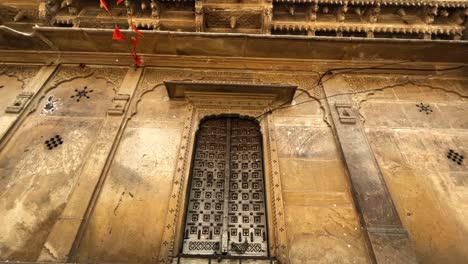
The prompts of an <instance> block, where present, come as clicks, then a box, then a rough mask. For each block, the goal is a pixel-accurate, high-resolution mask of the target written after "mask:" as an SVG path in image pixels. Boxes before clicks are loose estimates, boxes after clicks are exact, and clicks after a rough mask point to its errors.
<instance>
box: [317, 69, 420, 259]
mask: <svg viewBox="0 0 468 264" xmlns="http://www.w3.org/2000/svg"><path fill="white" fill-rule="evenodd" d="M324 90H325V94H326V96H327V99H326V100H327V102H328V107H329V110H330V114H331V118H332V122H333V125H334V127H335V131H336V136H337V139H338V141H339V145H340V148H341V151H342V154H343V158H344V161H345V163H346V167H347V170H348V175H349V177H350V182H351V184H352V193H353V199H354V201H355V204H356V207H357V209H358V211H359V212H360V214H361V224H362V226H363V230H364V231H365V232H366V235H367V237H368V248H369V254H370V256H371V259H372V260H373V263H378V264H393V263H405V264H406V263H417V259H416V255H415V253H414V250H413V248H412V245H411V242H410V240H409V237H408V233H407V232H406V230H405V228H404V227H403V226H402V224H401V221H400V217H399V215H398V213H397V211H396V209H395V206H394V204H393V201H392V198H391V195H390V193H389V191H388V189H387V186H386V184H385V181H384V179H383V176H382V173H381V171H380V168H379V166H378V164H377V162H376V160H375V157H374V155H373V152H372V149H371V147H370V145H369V143H368V141H367V137H366V134H365V131H364V129H363V126H362V123H361V121H360V119H359V115H358V113H357V111H356V108H355V102H354V101H353V99H352V96H351V95H350V94H349V92H352V89H351V88H350V87H349V86H348V84H347V83H346V81H345V80H344V79H343V78H340V76H335V77H333V78H332V79H330V80H329V81H327V82H325V83H324ZM343 93H348V94H344V95H338V94H343Z"/></svg>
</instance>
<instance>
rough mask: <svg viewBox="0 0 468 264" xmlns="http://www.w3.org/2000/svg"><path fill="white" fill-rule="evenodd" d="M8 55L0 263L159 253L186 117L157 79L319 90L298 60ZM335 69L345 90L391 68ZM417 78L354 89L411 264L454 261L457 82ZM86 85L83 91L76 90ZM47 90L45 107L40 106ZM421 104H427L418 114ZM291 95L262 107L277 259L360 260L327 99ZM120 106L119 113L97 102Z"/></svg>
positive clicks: (459, 177) (298, 262) (459, 235)
mask: <svg viewBox="0 0 468 264" xmlns="http://www.w3.org/2000/svg"><path fill="white" fill-rule="evenodd" d="M9 67H13V66H9ZM14 67H16V69H17V72H20V73H22V74H18V73H15V74H12V72H14V71H13V70H11V69H9V70H8V71H5V72H0V121H4V122H1V123H0V129H1V130H0V132H1V134H0V136H2V142H1V143H0V146H1V149H0V187H1V190H0V193H1V200H0V260H2V261H6V260H8V261H31V262H33V261H36V260H40V261H54V262H58V261H66V260H67V259H68V258H69V257H72V258H73V260H75V261H79V262H95V263H99V262H119V263H153V262H156V261H157V260H158V257H159V253H160V252H159V250H160V248H161V245H162V243H163V241H162V236H163V232H164V229H165V228H166V226H165V223H166V222H165V221H166V216H167V214H168V211H169V210H170V209H169V208H168V204H169V200H170V198H171V191H172V188H173V186H174V179H175V176H174V175H175V174H176V171H177V170H176V164H177V160H178V159H180V157H178V154H179V152H180V148H181V142H182V141H183V140H184V137H185V136H183V131H184V120H185V119H186V118H188V117H189V116H190V113H189V107H190V104H189V103H188V102H187V101H185V100H171V99H169V97H168V94H167V92H166V89H165V87H164V86H163V85H162V83H163V81H167V80H185V79H198V80H207V79H210V80H212V79H213V78H214V79H216V78H217V79H218V80H219V79H223V78H227V77H226V76H230V78H232V77H233V76H234V77H236V78H238V79H242V80H244V81H245V80H249V81H252V82H257V83H258V82H264V83H283V84H291V85H297V86H298V88H300V89H306V90H309V92H310V93H311V94H312V95H314V96H316V97H318V98H320V97H323V96H324V92H323V90H321V88H318V87H316V86H315V83H316V81H317V79H318V78H319V75H318V74H317V73H311V72H298V71H287V70H283V71H278V72H276V71H267V70H257V71H252V70H222V71H219V70H213V69H211V70H209V69H206V70H203V69H175V68H146V69H139V70H135V69H129V68H124V67H122V68H118V67H103V66H85V67H80V66H77V65H61V66H54V67H55V68H53V69H48V71H50V74H49V75H47V74H46V72H47V71H46V70H47V69H45V68H47V67H46V66H34V65H32V66H28V67H24V66H22V67H23V68H18V66H14ZM18 69H19V70H18ZM140 73H141V75H140ZM44 75H47V77H44ZM18 76H20V77H18ZM41 76H42V77H41ZM343 78H344V80H345V81H346V83H347V84H348V85H349V87H351V88H352V89H354V90H356V91H357V90H362V89H367V88H375V87H379V86H385V85H389V84H392V83H397V82H399V81H400V78H401V77H397V75H375V74H374V75H370V74H369V75H357V74H348V75H345V76H344V77H343ZM41 82H42V83H44V84H43V85H42V84H41ZM33 84H36V86H39V87H36V88H37V89H36V88H35V89H36V90H34V89H33V88H34V87H33V86H34V85H33ZM425 84H426V85H425V86H422V85H419V86H418V85H409V84H408V85H405V86H402V87H395V88H393V89H386V90H384V91H382V92H373V93H366V94H360V95H356V96H354V101H355V103H356V104H357V105H359V107H360V108H359V112H360V114H361V115H362V116H361V118H362V119H363V120H364V126H365V131H366V135H367V137H368V140H369V142H370V144H371V147H372V150H373V151H374V154H375V158H376V159H377V161H378V164H379V166H380V168H381V170H382V173H383V175H384V178H385V181H386V182H387V185H388V188H389V190H390V192H391V195H392V198H393V199H394V202H395V204H396V207H397V210H398V213H399V214H400V217H401V219H402V222H403V224H404V226H405V228H406V229H407V230H408V231H409V233H410V237H411V239H412V241H413V243H414V245H415V248H416V251H417V253H418V257H419V258H420V261H421V263H462V262H463V260H466V259H468V255H467V253H466V252H468V248H467V247H466V237H467V235H468V230H467V229H468V226H467V225H466V224H465V223H466V222H468V221H467V219H468V218H467V217H468V216H467V212H468V190H467V186H468V173H467V169H466V166H467V165H466V161H465V162H464V163H462V165H458V164H455V163H453V162H452V161H451V160H448V159H447V157H446V155H447V152H448V150H449V149H453V150H454V151H457V152H458V153H468V147H467V145H466V142H468V118H467V117H468V90H467V84H468V83H467V81H466V80H465V79H454V78H452V79H447V78H446V79H443V78H438V79H436V80H431V81H426V82H425ZM2 86H3V87H2ZM85 87H86V89H87V91H88V93H87V96H89V98H87V97H86V96H85V97H81V98H80V101H77V99H78V97H76V96H77V95H79V92H80V91H84V90H83V89H84V88H85ZM439 88H444V89H448V91H444V90H443V89H439ZM25 89H26V90H28V89H29V90H28V91H32V93H33V96H32V97H31V100H30V101H27V102H28V103H27V104H25V105H24V107H25V110H23V111H22V112H21V113H20V114H11V113H5V109H6V106H7V105H11V104H12V103H13V101H14V100H15V98H16V97H17V96H18V95H19V94H20V93H21V92H22V91H24V90H25ZM90 90H92V92H89V91H90ZM120 94H130V96H131V98H132V99H131V100H130V101H131V102H132V104H130V105H125V103H123V105H122V104H120V103H118V102H120V101H119V100H120V99H119V98H120V97H119V95H120ZM51 96H52V97H51ZM72 96H73V97H72ZM305 101H309V102H306V103H302V102H305ZM50 102H52V103H53V106H54V111H46V110H48V109H49V108H47V107H46V106H47V104H48V103H50ZM421 102H422V103H424V104H429V105H430V107H431V110H432V112H430V113H429V114H426V113H425V112H420V111H419V108H418V107H417V106H416V104H419V103H421ZM292 104H293V105H296V106H293V107H289V108H285V109H281V110H277V111H275V112H273V114H272V115H271V116H270V120H271V124H270V125H271V127H272V128H273V135H274V137H275V138H276V142H277V143H276V146H277V156H278V162H279V172H280V178H281V184H282V186H281V187H282V191H283V193H282V195H283V196H282V197H283V199H284V201H283V204H284V218H285V221H286V228H285V230H286V233H287V242H288V253H289V258H290V262H291V263H292V264H302V263H359V264H361V263H371V261H370V258H369V253H368V251H367V250H368V249H367V247H366V237H365V232H363V230H362V228H361V226H360V224H359V214H358V212H357V210H356V206H355V204H354V202H353V198H352V195H351V184H350V182H349V180H348V176H347V170H346V166H345V163H344V161H343V158H342V155H341V152H340V146H339V143H338V142H337V140H336V137H335V135H334V128H333V126H332V124H331V123H330V118H329V114H328V111H330V110H333V109H331V108H330V107H329V106H328V105H326V101H325V100H322V101H314V100H311V99H310V98H308V97H307V96H306V95H305V94H304V93H302V91H297V92H296V96H295V99H294V101H293V102H292ZM125 107H126V108H125ZM120 108H125V109H126V110H127V111H126V113H122V114H118V115H115V114H110V113H114V112H113V111H115V109H120ZM112 109H113V110H112ZM110 110H111V111H110ZM117 112H118V111H117ZM10 132H14V133H10ZM192 133H195V132H194V131H192ZM57 135H59V136H60V137H61V138H62V139H63V144H62V145H59V146H57V147H56V148H53V149H52V150H49V149H48V147H47V146H46V144H45V141H46V140H49V139H50V138H51V137H55V136H57ZM93 197H94V198H93ZM89 205H91V206H89ZM270 213H271V212H268V214H270ZM83 221H84V222H83ZM80 226H81V228H80ZM77 233H78V236H77V239H75V235H76V234H77ZM70 249H71V255H70V256H69V255H68V253H69V251H70Z"/></svg>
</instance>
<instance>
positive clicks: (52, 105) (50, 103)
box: [42, 95, 60, 115]
mask: <svg viewBox="0 0 468 264" xmlns="http://www.w3.org/2000/svg"><path fill="white" fill-rule="evenodd" d="M58 101H60V100H59V99H55V97H54V96H53V95H49V97H47V103H46V104H45V105H44V107H43V108H42V114H43V115H46V114H51V113H53V112H55V111H56V110H57V105H58Z"/></svg>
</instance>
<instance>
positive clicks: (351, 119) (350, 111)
mask: <svg viewBox="0 0 468 264" xmlns="http://www.w3.org/2000/svg"><path fill="white" fill-rule="evenodd" d="M335 108H336V111H337V112H338V117H339V119H340V122H341V123H343V124H356V114H355V111H354V108H353V105H352V104H350V103H348V102H336V103H335Z"/></svg>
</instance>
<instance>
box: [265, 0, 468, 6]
mask: <svg viewBox="0 0 468 264" xmlns="http://www.w3.org/2000/svg"><path fill="white" fill-rule="evenodd" d="M273 2H279V3H281V2H283V3H319V4H334V5H343V4H348V5H367V6H374V5H384V6H439V7H467V6H468V1H444V0H433V1H426V0H423V1H414V0H396V1H392V0H387V1H385V0H384V1H377V0H349V1H343V0H318V1H317V0H273Z"/></svg>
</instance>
